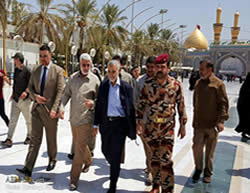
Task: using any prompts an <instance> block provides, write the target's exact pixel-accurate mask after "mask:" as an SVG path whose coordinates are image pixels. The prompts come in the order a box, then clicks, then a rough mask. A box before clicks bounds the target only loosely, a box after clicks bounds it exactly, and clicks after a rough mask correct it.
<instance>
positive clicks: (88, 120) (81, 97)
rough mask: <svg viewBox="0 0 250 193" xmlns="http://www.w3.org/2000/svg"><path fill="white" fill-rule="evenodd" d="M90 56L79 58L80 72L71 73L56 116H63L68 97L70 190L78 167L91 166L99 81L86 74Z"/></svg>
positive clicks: (83, 55)
mask: <svg viewBox="0 0 250 193" xmlns="http://www.w3.org/2000/svg"><path fill="white" fill-rule="evenodd" d="M91 65H92V60H91V57H90V56H89V55H88V54H86V53H83V54H82V55H81V56H80V71H78V72H76V73H74V74H72V75H71V76H70V78H69V80H68V82H67V84H66V87H65V89H64V93H63V96H62V105H61V112H60V117H61V118H63V117H64V107H65V105H66V104H67V102H68V101H69V99H70V98H71V103H70V124H71V129H72V135H73V147H74V153H75V155H74V158H73V162H72V168H71V172H70V190H76V189H77V184H78V181H79V177H80V174H81V171H82V166H83V164H85V168H89V166H90V164H91V163H92V157H91V153H90V150H89V147H88V143H89V141H91V140H92V139H93V136H94V131H93V122H94V104H95V100H96V97H97V92H98V88H99V85H100V81H99V79H98V78H97V77H96V75H94V74H93V73H92V72H90V68H91Z"/></svg>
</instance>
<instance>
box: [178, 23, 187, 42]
mask: <svg viewBox="0 0 250 193" xmlns="http://www.w3.org/2000/svg"><path fill="white" fill-rule="evenodd" d="M186 27H187V25H179V28H181V46H182V47H183V32H184V31H183V29H184V28H186Z"/></svg>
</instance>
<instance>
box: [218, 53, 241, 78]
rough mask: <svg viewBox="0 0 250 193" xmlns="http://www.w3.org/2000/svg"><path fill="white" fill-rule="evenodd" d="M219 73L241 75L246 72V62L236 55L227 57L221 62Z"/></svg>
mask: <svg viewBox="0 0 250 193" xmlns="http://www.w3.org/2000/svg"><path fill="white" fill-rule="evenodd" d="M219 73H222V74H232V75H237V76H241V75H243V73H244V64H243V63H242V61H241V60H240V59H239V58H237V57H235V56H230V57H227V58H225V59H224V60H223V61H222V62H221V64H220V69H219Z"/></svg>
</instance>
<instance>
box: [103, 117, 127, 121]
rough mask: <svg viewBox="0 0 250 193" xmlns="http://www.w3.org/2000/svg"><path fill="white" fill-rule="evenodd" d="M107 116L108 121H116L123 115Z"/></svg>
mask: <svg viewBox="0 0 250 193" xmlns="http://www.w3.org/2000/svg"><path fill="white" fill-rule="evenodd" d="M107 118H108V121H118V120H121V119H123V118H125V117H107Z"/></svg>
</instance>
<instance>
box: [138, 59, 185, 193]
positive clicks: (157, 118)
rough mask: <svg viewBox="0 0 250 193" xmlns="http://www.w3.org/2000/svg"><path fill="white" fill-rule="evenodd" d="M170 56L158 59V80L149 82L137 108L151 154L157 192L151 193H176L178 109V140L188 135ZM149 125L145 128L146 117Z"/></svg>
mask: <svg viewBox="0 0 250 193" xmlns="http://www.w3.org/2000/svg"><path fill="white" fill-rule="evenodd" d="M168 68H169V63H168V55H167V54H162V55H160V56H158V57H157V58H156V59H155V70H156V76H155V77H154V78H152V79H149V80H146V81H145V84H144V88H143V89H142V91H141V96H140V99H139V103H138V105H137V109H136V110H137V133H138V134H140V135H142V136H143V138H144V139H145V142H146V143H147V144H148V146H149V150H150V151H151V155H152V156H151V158H150V165H151V170H152V175H153V189H152V190H151V191H150V193H159V191H160V186H161V188H162V193H172V192H173V191H174V171H173V161H172V152H173V146H174V137H175V135H174V126H175V114H176V105H177V110H178V114H179V122H180V129H179V131H178V136H180V138H181V139H182V138H183V137H184V136H185V135H186V131H185V124H186V122H187V116H186V111H185V105H184V96H183V92H182V88H181V85H180V83H179V82H178V81H177V80H175V79H174V78H173V77H170V76H168ZM145 110H148V111H149V113H147V122H146V124H145V125H144V124H143V115H144V112H145Z"/></svg>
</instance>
